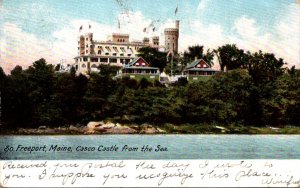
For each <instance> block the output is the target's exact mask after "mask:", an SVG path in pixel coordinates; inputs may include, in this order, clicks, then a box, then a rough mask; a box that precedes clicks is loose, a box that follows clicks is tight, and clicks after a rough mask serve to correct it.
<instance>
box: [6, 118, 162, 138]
mask: <svg viewBox="0 0 300 188" xmlns="http://www.w3.org/2000/svg"><path fill="white" fill-rule="evenodd" d="M164 133H166V131H164V130H162V129H160V128H156V127H154V126H153V125H150V124H146V123H144V124H142V125H131V126H128V125H121V124H120V123H112V122H104V121H99V122H89V123H88V124H87V125H86V126H74V125H70V126H69V127H57V128H48V127H45V126H40V127H39V128H38V129H24V128H20V129H18V130H16V131H14V132H11V134H17V135H56V134H74V135H76V134H87V135H88V134H164Z"/></svg>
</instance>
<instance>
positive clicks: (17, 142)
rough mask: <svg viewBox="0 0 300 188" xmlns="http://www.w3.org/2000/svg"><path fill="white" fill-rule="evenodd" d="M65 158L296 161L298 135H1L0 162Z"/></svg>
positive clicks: (299, 137)
mask: <svg viewBox="0 0 300 188" xmlns="http://www.w3.org/2000/svg"><path fill="white" fill-rule="evenodd" d="M69 159H77V160H84V159H88V160H123V159H124V160H129V159H132V160H143V159H145V160H146V159H152V160H154V159H156V160H160V159H161V160H163V159H300V135H80V136H78V135H76V136H1V137H0V160H69Z"/></svg>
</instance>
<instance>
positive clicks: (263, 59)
mask: <svg viewBox="0 0 300 188" xmlns="http://www.w3.org/2000/svg"><path fill="white" fill-rule="evenodd" d="M285 64H286V63H285V62H284V61H283V59H281V58H280V59H277V58H276V57H275V55H274V54H272V53H263V52H262V51H259V52H256V53H254V54H251V56H250V58H249V62H248V64H247V69H248V71H249V74H250V75H251V76H252V78H253V81H254V82H255V84H257V85H258V84H261V83H265V82H269V81H274V80H275V79H276V78H277V77H279V76H281V75H282V74H283V73H284V68H283V65H285Z"/></svg>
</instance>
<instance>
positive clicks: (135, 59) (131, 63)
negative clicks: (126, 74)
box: [126, 57, 149, 67]
mask: <svg viewBox="0 0 300 188" xmlns="http://www.w3.org/2000/svg"><path fill="white" fill-rule="evenodd" d="M140 59H142V61H144V62H145V63H146V65H147V66H149V63H148V62H147V61H146V60H145V59H144V58H142V57H136V58H134V59H133V60H132V61H131V62H129V63H128V65H126V67H133V66H134V64H135V63H136V62H138V61H139V60H140Z"/></svg>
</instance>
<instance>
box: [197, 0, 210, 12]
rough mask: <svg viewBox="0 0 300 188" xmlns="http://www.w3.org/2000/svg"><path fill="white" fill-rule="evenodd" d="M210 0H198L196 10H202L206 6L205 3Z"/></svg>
mask: <svg viewBox="0 0 300 188" xmlns="http://www.w3.org/2000/svg"><path fill="white" fill-rule="evenodd" d="M209 1H210V0H200V2H199V4H198V7H197V11H201V10H204V9H205V8H206V6H207V3H208V2H209Z"/></svg>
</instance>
